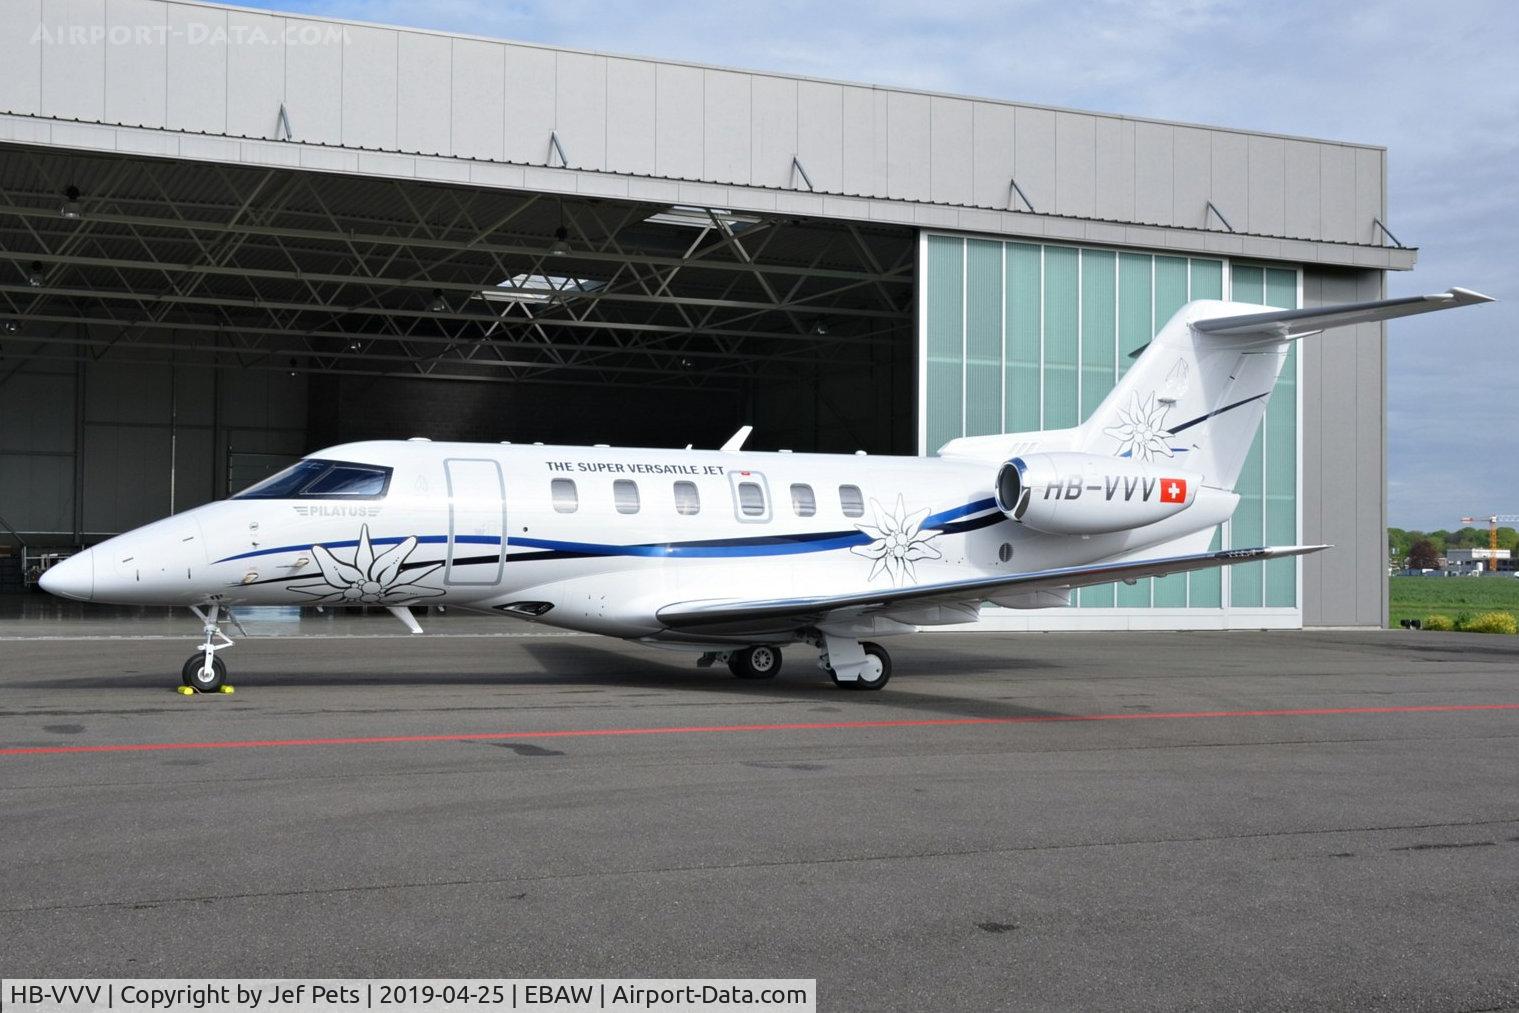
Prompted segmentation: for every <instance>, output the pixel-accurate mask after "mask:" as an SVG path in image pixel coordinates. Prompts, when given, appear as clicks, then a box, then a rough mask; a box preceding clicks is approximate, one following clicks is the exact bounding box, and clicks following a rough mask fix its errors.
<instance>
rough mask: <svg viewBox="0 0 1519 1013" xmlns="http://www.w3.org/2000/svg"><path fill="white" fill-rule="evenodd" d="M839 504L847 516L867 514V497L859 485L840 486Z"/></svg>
mask: <svg viewBox="0 0 1519 1013" xmlns="http://www.w3.org/2000/svg"><path fill="white" fill-rule="evenodd" d="M839 506H840V507H841V508H842V509H843V511H844V516H845V517H864V516H865V497H864V495H863V494H862V493H861V492H860V487H859V486H857V485H841V486H839Z"/></svg>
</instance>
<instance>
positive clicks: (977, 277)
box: [965, 239, 1002, 436]
mask: <svg viewBox="0 0 1519 1013" xmlns="http://www.w3.org/2000/svg"><path fill="white" fill-rule="evenodd" d="M1000 432H1002V244H1001V243H994V242H987V241H986V240H984V239H972V240H970V241H969V242H967V243H966V244H965V435H967V436H984V435H986V434H988V433H1000Z"/></svg>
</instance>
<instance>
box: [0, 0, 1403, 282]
mask: <svg viewBox="0 0 1519 1013" xmlns="http://www.w3.org/2000/svg"><path fill="white" fill-rule="evenodd" d="M282 103H283V104H284V105H285V106H286V107H287V109H288V114H289V124H290V128H291V133H292V136H293V138H294V139H295V140H297V141H310V142H317V143H321V144H326V145H340V146H343V147H345V148H351V149H354V148H357V149H371V150H373V149H378V150H382V151H401V152H410V153H414V154H427V155H432V154H438V155H458V156H466V157H470V158H478V159H490V160H499V161H510V162H519V163H528V164H536V165H546V164H549V162H550V147H549V134H550V132H551V131H552V132H556V133H557V135H558V137H559V139H560V141H561V142H562V144H563V147H564V151H565V154H566V156H567V158H568V161H569V164H570V165H571V166H573V167H578V168H586V169H597V170H605V171H610V172H617V173H631V174H640V175H657V176H662V177H667V178H670V179H685V180H701V181H709V182H713V183H722V184H742V185H758V186H769V187H798V188H799V187H800V186H801V184H800V181H799V180H798V179H797V178H796V177H795V176H793V173H792V167H791V159H792V156H793V155H795V156H797V157H798V158H800V160H801V162H802V164H803V165H804V166H805V168H806V171H807V173H808V175H809V176H810V177H811V179H812V182H813V184H814V185H815V187H816V188H817V189H818V190H819V191H823V192H827V193H834V194H848V195H858V196H880V197H892V198H900V199H905V200H914V201H931V202H936V203H945V204H966V205H975V206H979V207H985V208H998V209H1000V208H1006V207H1008V205H1009V192H1008V183H1009V180H1010V179H1013V178H1016V179H1017V180H1018V184H1019V186H1020V187H1021V188H1022V189H1023V191H1024V192H1025V193H1026V194H1027V195H1028V197H1029V198H1030V200H1032V202H1033V204H1034V206H1035V207H1036V208H1037V209H1038V210H1039V211H1041V212H1053V213H1057V214H1062V215H1074V216H1080V217H1085V218H1099V219H1107V220H1112V221H1124V222H1135V223H1148V224H1154V225H1166V226H1176V227H1183V228H1192V229H1195V228H1202V227H1204V226H1207V225H1209V224H1211V225H1212V227H1214V228H1218V227H1219V226H1218V223H1217V222H1212V223H1209V222H1208V220H1207V210H1206V205H1207V202H1208V201H1209V200H1212V201H1213V203H1214V204H1215V205H1217V206H1218V207H1219V209H1220V210H1221V211H1222V212H1223V213H1224V214H1225V215H1226V216H1227V217H1228V219H1229V222H1230V224H1231V225H1232V226H1233V227H1234V229H1236V230H1238V231H1240V232H1248V233H1254V234H1258V235H1269V236H1288V237H1296V238H1302V239H1323V240H1331V241H1335V242H1346V243H1362V244H1371V243H1375V242H1377V241H1378V236H1377V235H1376V234H1375V231H1374V226H1373V224H1372V219H1373V218H1374V217H1375V216H1377V215H1379V214H1380V213H1381V211H1382V178H1383V163H1384V160H1385V153H1384V152H1383V151H1382V150H1380V149H1378V148H1374V147H1366V146H1358V145H1349V144H1339V143H1333V142H1323V141H1313V140H1296V139H1289V138H1283V137H1274V136H1265V135H1258V134H1247V133H1242V132H1236V131H1231V130H1223V129H1213V128H1206V127H1193V126H1183V125H1177V124H1170V123H1159V122H1151V121H1139V120H1133V119H1128V118H1124V117H1118V116H1107V115H1101V114H1095V113H1085V112H1074V111H1064V110H1054V109H1047V108H1040V107H1034V106H1024V105H1017V104H1014V103H1008V102H993V101H986V100H979V99H968V98H957V97H952V96H944V95H930V94H925V93H921V92H910V91H903V90H898V89H890V88H880V87H868V86H860V85H849V84H840V83H836V82H828V81H815V80H807V79H799V78H794V77H784V76H779V75H771V74H759V73H750V72H743V71H730V70H723V69H718V68H710V67H699V66H691V65H686V64H678V63H669V62H660V61H655V60H644V59H632V58H623V57H614V56H604V55H599V54H589V53H581V52H573V51H569V50H562V49H551V48H546V47H537V46H527V45H516V44H510V43H502V42H495V41H490V40H483V39H470V38H463V37H457V36H448V35H441V34H436V33H427V32H418V31H407V30H403V29H391V28H374V27H362V26H357V25H344V24H341V23H338V22H330V21H322V20H315V19H308V18H300V17H285V16H280V15H272V14H262V13H256V12H250V11H237V10H227V9H223V8H216V7H207V6H203V5H199V4H193V3H184V2H171V0H110V2H107V0H0V111H8V112H15V113H24V114H28V115H40V116H46V117H56V118H60V119H77V120H84V121H90V122H99V123H111V124H121V125H129V126H147V127H163V128H169V129H173V130H187V131H203V132H206V133H210V134H227V135H232V136H237V137H252V138H275V137H277V136H281V134H280V133H279V129H278V114H279V108H280V105H281V104H282ZM288 154H289V155H290V157H291V158H292V159H296V158H305V157H307V156H305V155H300V154H297V153H296V152H288ZM310 157H311V158H313V159H315V161H313V162H312V163H311V164H313V166H314V167H327V168H338V169H343V168H352V167H354V166H355V165H356V164H357V163H356V162H353V156H351V155H348V156H344V155H343V154H341V153H339V152H332V153H330V154H328V155H326V156H325V157H323V158H318V157H317V156H315V155H313V156H310ZM317 161H325V162H327V163H330V164H327V165H325V166H316V162H317ZM350 163H352V164H350ZM367 164H368V165H371V166H373V165H374V164H375V162H374V160H373V159H371V160H370V161H369V162H368V163H367ZM554 164H558V163H557V161H555V162H554ZM672 196H673V195H672ZM861 217H863V215H862V216H861ZM1088 238H1095V237H1088ZM1218 252H1243V253H1246V254H1259V252H1260V251H1255V250H1248V249H1247V250H1242V251H1239V250H1235V251H1230V250H1223V251H1218Z"/></svg>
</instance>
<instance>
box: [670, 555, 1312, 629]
mask: <svg viewBox="0 0 1519 1013" xmlns="http://www.w3.org/2000/svg"><path fill="white" fill-rule="evenodd" d="M1327 548H1329V546H1327V545H1282V546H1263V547H1261V548H1254V549H1224V550H1222V551H1220V552H1200V553H1193V554H1190V555H1185V556H1167V557H1161V558H1158V559H1140V560H1128V561H1123V562H1116V563H1090V564H1087V565H1084V566H1065V567H1059V568H1057V569H1053V570H1036V571H1034V572H1032V573H1019V574H1008V575H1006V576H996V577H978V578H975V579H971V580H958V581H950V582H948V583H943V584H923V585H919V586H916V587H899V588H888V589H882V590H880V591H867V592H859V593H854V594H841V595H828V596H820V597H815V598H782V599H771V600H760V601H736V600H732V599H709V600H706V601H690V602H678V603H676V604H673V605H667V606H665V607H664V608H662V609H660V610H659V611H658V613H657V616H658V619H659V621H660V622H662V623H664V625H665V626H666V627H668V628H669V629H672V630H694V631H701V630H707V631H708V632H713V633H716V632H718V628H722V631H723V632H725V633H727V632H741V631H743V630H744V629H755V630H759V629H764V630H775V629H780V628H793V629H794V628H796V627H800V626H812V625H816V624H818V623H822V622H827V621H831V620H832V619H834V618H837V617H839V616H848V617H860V616H866V615H883V614H889V613H891V612H893V611H897V612H900V611H902V610H905V609H907V608H915V609H916V608H921V607H928V606H934V605H946V606H954V605H967V604H979V603H980V602H983V601H989V600H991V599H993V598H999V597H1003V596H1006V595H1007V594H1009V593H1013V592H1018V593H1029V594H1032V593H1034V592H1038V591H1063V590H1067V589H1070V588H1076V587H1087V586H1090V585H1093V584H1107V583H1111V582H1113V581H1115V580H1138V579H1140V578H1141V577H1164V576H1166V575H1167V574H1172V573H1186V572H1188V571H1190V570H1204V569H1207V568H1209V567H1213V566H1232V565H1234V564H1235V563H1250V562H1254V561H1256V560H1260V559H1281V558H1285V557H1288V556H1302V555H1307V554H1308V553H1310V552H1318V551H1320V550H1322V549H1327Z"/></svg>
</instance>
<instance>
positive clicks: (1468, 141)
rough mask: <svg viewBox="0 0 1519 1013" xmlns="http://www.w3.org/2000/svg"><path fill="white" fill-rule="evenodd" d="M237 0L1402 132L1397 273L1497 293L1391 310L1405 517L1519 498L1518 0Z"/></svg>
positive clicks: (1357, 130)
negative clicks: (1407, 250) (1444, 307)
mask: <svg viewBox="0 0 1519 1013" xmlns="http://www.w3.org/2000/svg"><path fill="white" fill-rule="evenodd" d="M243 5H244V6H256V7H268V8H271V9H276V10H283V11H291V12H300V13H310V14H321V15H327V16H331V17H339V18H353V19H357V20H363V21H374V22H379V23H383V24H394V25H407V26H411V27H418V28H436V29H442V30H447V31H459V32H468V33H472V34H476V35H485V36H491V37H495V38H504V39H512V40H516V41H523V42H541V43H547V44H551V45H559V46H569V47H572V48H577V49H594V50H602V51H606V52H614V53H626V54H630V55H638V56H651V57H663V58H667V59H680V60H692V61H696V62H701V63H710V64H719V65H723V66H731V67H742V68H747V69H753V70H770V71H781V72H786V73H795V74H805V75H809V76H814V77H823V78H832V79H837V80H846V81H858V82H862V83H868V84H885V85H900V86H905V87H911V88H925V89H930V90H935V91H944V92H953V93H958V94H965V95H976V96H987V97H992V98H1000V99H1009V100H1014V101H1019V102H1032V103H1039V104H1044V105H1054V106H1066V107H1070V108H1076V109H1089V110H1094V111H1099V112H1109V113H1121V114H1127V115H1133V116H1147V117H1154V118H1158V119H1167V120H1180V121H1185V122H1194V123H1204V124H1216V125H1221V126H1230V127H1239V128H1245V129H1252V130H1263V131H1270V132H1276V133H1284V134H1297V135H1303V136H1310V137H1322V138H1330V139H1335V140H1346V141H1358V142H1364V143H1370V144H1379V145H1382V146H1385V147H1386V148H1387V149H1388V189H1389V194H1388V208H1389V214H1388V222H1387V224H1388V226H1389V227H1390V228H1391V229H1392V231H1393V232H1394V233H1396V234H1397V236H1398V238H1399V239H1400V240H1402V241H1403V242H1404V243H1405V244H1407V245H1409V246H1417V247H1419V249H1420V252H1419V264H1418V266H1417V268H1415V270H1414V271H1412V272H1396V273H1393V274H1392V275H1390V277H1389V280H1388V291H1389V295H1393V296H1396V295H1413V294H1418V293H1426V292H1440V291H1443V290H1445V289H1446V288H1448V287H1449V286H1451V285H1460V286H1463V287H1466V288H1472V289H1476V290H1477V291H1479V292H1484V293H1486V294H1488V295H1491V296H1495V297H1496V298H1497V299H1499V300H1500V301H1499V302H1498V303H1497V304H1495V305H1489V306H1482V307H1477V308H1474V309H1466V310H1458V311H1453V312H1450V313H1435V314H1430V315H1427V316H1422V317H1415V318H1412V319H1408V320H1401V321H1394V322H1393V323H1391V324H1389V325H1388V335H1389V348H1388V378H1387V404H1388V409H1387V426H1388V521H1389V523H1390V524H1392V525H1393V526H1396V527H1406V528H1421V529H1424V530H1434V529H1438V528H1456V527H1459V526H1460V523H1459V519H1460V518H1461V517H1462V516H1464V515H1467V514H1488V513H1519V467H1516V464H1519V454H1516V448H1519V407H1516V401H1519V355H1516V351H1519V344H1516V339H1519V3H1515V2H1513V0H1446V2H1441V3H1435V2H1433V0H1423V2H1414V0H1386V2H1375V0H1366V2H1350V0H1270V2H1266V0H1255V2H1238V0H1053V2H1050V0H997V2H990V0H967V2H963V3H956V2H939V3H932V4H925V3H922V2H904V0H878V2H873V3H854V2H839V0H835V2H830V3H816V4H812V3H800V2H795V0H779V2H777V0H768V2H750V3H730V2H725V0H663V2H659V3H629V2H616V0H599V2H590V0H552V2H550V0H517V2H507V0H272V2H264V0H254V2H251V3H250V2H248V0H243ZM1323 340H1333V335H1332V334H1331V335H1330V336H1328V337H1326V338H1324V339H1323Z"/></svg>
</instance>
